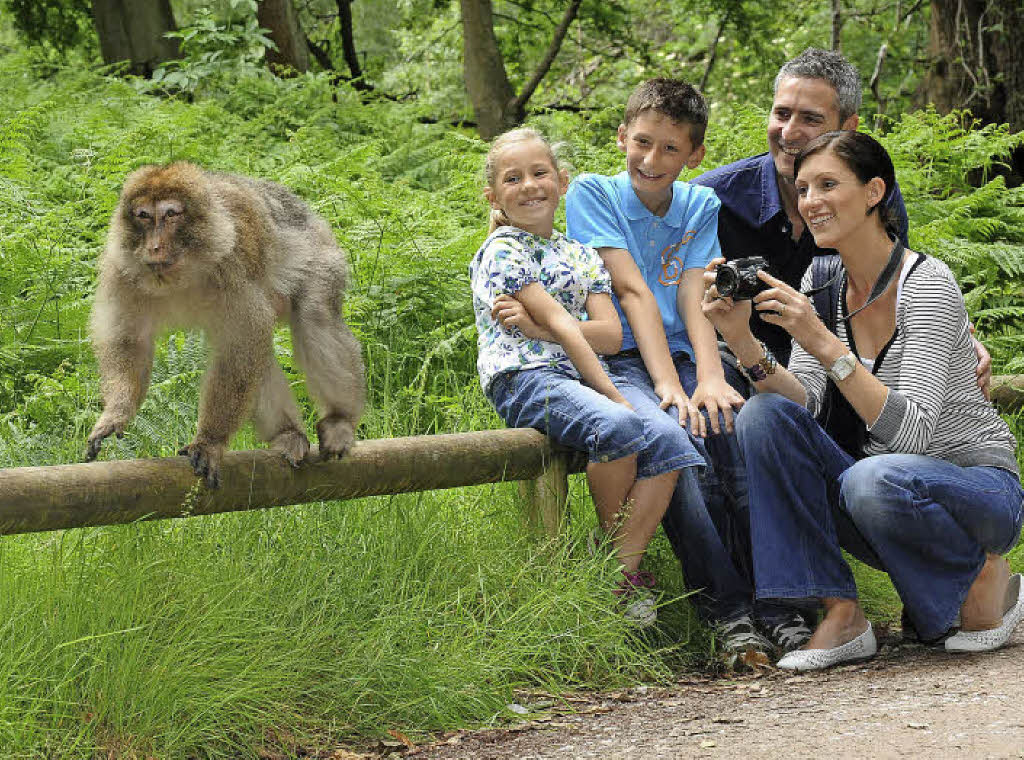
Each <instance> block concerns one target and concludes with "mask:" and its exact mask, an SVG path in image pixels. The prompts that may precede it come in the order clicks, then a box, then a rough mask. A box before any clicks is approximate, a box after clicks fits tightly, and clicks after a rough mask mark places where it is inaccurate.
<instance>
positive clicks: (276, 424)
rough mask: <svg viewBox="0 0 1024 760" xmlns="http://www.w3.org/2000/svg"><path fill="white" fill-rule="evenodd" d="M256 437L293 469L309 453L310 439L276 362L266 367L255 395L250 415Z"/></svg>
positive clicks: (284, 377)
mask: <svg viewBox="0 0 1024 760" xmlns="http://www.w3.org/2000/svg"><path fill="white" fill-rule="evenodd" d="M252 420H253V424H254V425H255V427H256V433H257V434H258V435H259V436H260V438H262V439H263V440H264V441H267V442H269V443H270V447H271V448H272V449H274V450H275V451H277V452H279V453H280V454H281V456H282V457H284V459H285V461H286V462H288V464H290V465H291V466H292V467H298V466H299V463H300V462H302V460H303V459H305V458H306V454H308V453H309V439H308V438H307V437H306V433H305V432H304V430H303V428H304V425H303V423H302V417H301V415H300V414H299V407H298V405H297V404H296V403H295V397H294V396H293V395H292V391H291V388H289V387H288V378H287V377H286V376H285V374H284V372H283V371H282V370H281V367H280V366H278V364H277V362H271V363H270V366H268V367H267V369H266V371H265V373H264V375H263V382H262V383H261V384H260V388H259V390H258V391H257V392H256V403H255V405H254V407H253V414H252Z"/></svg>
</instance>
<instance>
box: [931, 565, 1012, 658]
mask: <svg viewBox="0 0 1024 760" xmlns="http://www.w3.org/2000/svg"><path fill="white" fill-rule="evenodd" d="M1005 604H1006V607H1004V609H1006V608H1008V610H1007V612H1006V614H1005V615H1003V622H1002V624H1000V626H999V627H998V628H993V629H991V630H988V631H959V632H958V633H954V634H953V635H952V636H950V637H949V638H948V639H946V651H947V652H991V651H992V650H993V649H999V648H1000V647H1002V646H1005V645H1006V642H1008V641H1009V640H1010V637H1011V636H1012V635H1013V629H1014V628H1016V627H1017V624H1018V623H1019V622H1020V621H1021V620H1024V594H1022V593H1021V574H1020V573H1015V574H1013V575H1011V576H1010V585H1009V586H1007V587H1006V603H1005Z"/></svg>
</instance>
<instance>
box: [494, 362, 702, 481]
mask: <svg viewBox="0 0 1024 760" xmlns="http://www.w3.org/2000/svg"><path fill="white" fill-rule="evenodd" d="M611 379H612V382H613V383H615V386H616V388H618V389H619V392H620V393H622V395H623V396H624V397H625V398H626V400H628V401H629V402H630V403H631V404H632V405H633V409H632V410H630V409H627V408H626V407H625V406H623V405H622V404H617V403H615V402H614V401H612V400H611V399H609V398H608V397H607V396H604V395H603V394H601V393H598V392H597V391H595V390H594V389H593V388H590V387H588V386H586V385H583V384H582V383H581V382H580V381H579V380H577V379H576V378H574V377H572V376H570V375H569V374H567V373H566V372H563V371H561V370H557V369H548V368H536V369H526V370H519V371H514V372H504V373H502V374H500V375H498V376H497V377H496V378H494V380H493V381H491V385H490V387H489V388H488V389H487V395H488V397H489V398H490V400H491V403H492V404H494V408H495V409H496V410H497V412H498V415H499V416H500V417H501V418H502V419H503V420H504V421H505V424H506V425H508V426H510V427H531V428H534V429H535V430H539V431H540V432H542V433H544V434H546V435H547V436H549V437H550V438H551V439H552V440H554V441H555V442H556V443H560V444H561V445H563V446H567V447H569V448H572V449H577V450H579V451H585V452H587V456H588V459H589V461H591V462H609V461H612V460H614V459H621V458H623V457H627V456H630V455H632V454H636V455H637V463H636V465H637V477H638V478H651V477H654V476H655V475H661V474H662V473H665V472H671V471H673V470H678V469H681V468H684V467H698V466H703V464H704V458H703V456H702V455H701V453H700V452H699V451H698V450H697V448H696V446H695V445H694V443H693V442H692V440H691V439H690V437H689V435H688V434H687V432H686V431H685V430H681V429H680V428H679V426H678V425H674V426H673V425H669V424H667V423H666V422H665V420H664V417H665V415H664V414H662V413H661V410H660V409H658V407H657V404H655V405H654V406H653V410H652V409H651V403H650V401H649V400H648V399H646V398H645V397H643V395H642V394H641V393H640V392H639V391H638V390H637V389H636V388H633V387H632V386H631V385H630V384H629V383H628V382H626V381H625V380H623V379H622V378H619V377H616V376H615V375H614V374H613V375H612V376H611Z"/></svg>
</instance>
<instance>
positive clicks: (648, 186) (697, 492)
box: [566, 79, 810, 657]
mask: <svg viewBox="0 0 1024 760" xmlns="http://www.w3.org/2000/svg"><path fill="white" fill-rule="evenodd" d="M707 121H708V111H707V104H706V103H705V101H704V98H703V97H702V96H701V94H700V93H699V92H697V90H696V89H695V88H694V87H692V86H691V85H689V84H686V83H684V82H681V81H679V80H674V79H651V80H648V81H646V82H643V83H642V84H640V85H639V86H638V87H637V88H636V89H635V90H634V91H633V93H632V95H630V97H629V100H628V102H627V103H626V112H625V116H624V118H623V122H622V124H621V125H619V128H618V134H617V144H618V147H619V149H620V150H621V151H622V152H623V153H625V155H626V170H625V171H624V172H622V173H620V174H618V175H615V176H612V177H605V176H600V175H595V174H584V175H582V176H580V177H579V178H578V179H577V180H576V181H574V182H573V183H572V185H571V186H570V188H569V192H568V195H567V196H566V221H567V225H568V234H569V236H570V237H572V238H575V239H577V240H579V241H580V242H583V243H586V244H588V245H591V246H593V247H595V248H597V249H598V252H599V253H600V254H601V257H602V259H603V260H604V263H605V266H606V267H607V269H608V271H609V273H610V274H611V277H612V288H613V290H614V295H615V306H616V308H617V309H618V310H619V316H620V318H621V320H622V327H623V341H622V349H621V351H620V353H618V354H617V355H615V356H609V357H606V358H607V360H608V365H609V367H610V368H611V370H612V372H613V373H615V374H617V375H620V376H622V377H625V378H628V379H629V380H630V381H631V382H632V383H633V384H634V385H637V386H640V387H643V388H645V389H646V390H648V391H649V392H650V393H653V394H655V395H656V397H657V398H658V400H659V401H660V405H661V408H662V409H665V410H667V411H670V407H673V406H675V407H676V408H677V410H678V415H679V422H680V424H685V425H687V426H688V427H689V429H690V432H691V434H693V435H696V436H703V435H704V433H705V431H706V428H707V427H708V426H710V428H711V431H710V432H711V433H713V435H711V436H710V437H709V438H708V439H707V441H706V445H707V448H708V450H709V452H710V459H711V461H712V462H713V463H714V465H715V467H714V471H713V470H712V468H708V470H707V471H706V473H705V475H704V478H703V480H704V483H703V486H704V489H703V494H702V492H701V487H700V486H701V484H700V483H699V481H698V477H697V474H696V470H695V468H689V469H687V470H684V471H682V473H681V475H680V478H679V483H678V485H677V488H676V491H675V494H674V495H673V499H672V504H671V505H670V507H669V511H668V513H667V514H666V516H665V519H664V521H663V525H664V527H665V531H666V534H667V535H668V537H669V539H670V541H671V542H672V546H673V549H674V550H675V552H676V555H677V556H678V557H679V559H680V562H681V563H682V565H683V573H684V575H685V578H686V582H687V585H688V586H689V587H690V588H692V589H699V590H700V591H699V593H698V594H697V595H696V599H695V601H696V607H697V611H698V613H699V614H700V616H701V617H702V618H703V619H704V620H705V621H706V622H708V623H710V624H712V625H714V626H715V627H716V629H717V632H718V634H719V637H720V642H721V644H722V646H723V648H724V649H725V650H726V651H727V652H728V653H729V654H731V655H733V656H736V657H739V656H741V655H744V654H746V653H749V652H750V651H751V650H753V651H755V652H761V653H768V652H770V651H771V650H772V644H771V643H770V642H769V641H768V640H767V639H766V638H765V637H764V636H763V635H761V633H759V632H758V630H757V628H756V627H755V626H754V623H753V620H752V619H751V611H752V600H753V585H752V582H751V573H750V561H749V543H748V541H749V539H747V540H746V541H744V540H743V538H742V537H746V536H749V528H748V527H747V524H746V523H747V519H746V485H745V483H746V478H745V473H744V471H743V467H742V462H741V460H740V459H739V456H738V450H737V448H736V444H735V436H734V435H733V434H732V418H733V407H737V408H738V407H740V406H742V404H743V398H742V396H740V395H739V393H737V392H736V391H735V390H734V389H733V388H732V387H730V386H729V384H728V383H727V382H726V380H725V375H724V372H723V368H722V363H721V360H720V357H719V353H718V345H717V341H716V335H715V330H714V328H713V327H712V326H711V323H710V322H708V321H707V320H706V319H705V318H704V315H703V314H702V312H701V306H700V302H701V299H702V296H703V291H704V284H703V278H702V276H703V272H704V268H705V266H706V265H707V264H708V262H710V261H711V260H712V259H714V258H716V257H718V256H720V255H721V254H720V249H719V243H718V209H719V206H720V203H719V201H718V199H717V197H716V196H715V194H714V192H713V191H711V190H710V189H709V188H704V187H697V186H694V185H689V184H687V183H684V182H679V181H677V178H678V177H679V174H680V173H681V172H682V170H683V168H684V167H687V168H690V169H695V168H696V167H697V166H698V165H699V164H700V162H701V161H702V160H703V158H704V132H705V129H706V127H707ZM701 406H703V407H704V408H705V409H706V410H707V414H708V418H707V421H706V422H705V419H704V417H703V415H701V413H700V411H699V407H701ZM723 427H724V430H723ZM726 499H728V500H729V502H728V503H729V504H730V505H731V507H732V508H731V509H729V508H725V504H726V501H725V500H726ZM712 514H714V515H715V517H714V519H713V518H712ZM716 520H717V522H718V523H719V524H718V525H717V526H716ZM732 521H735V525H732V524H731V523H732ZM734 535H736V536H740V537H741V539H740V541H739V542H738V543H739V544H740V545H737V546H733V545H731V544H732V543H733V541H732V540H730V539H729V538H728V537H730V536H734ZM809 634H810V631H808V635H809Z"/></svg>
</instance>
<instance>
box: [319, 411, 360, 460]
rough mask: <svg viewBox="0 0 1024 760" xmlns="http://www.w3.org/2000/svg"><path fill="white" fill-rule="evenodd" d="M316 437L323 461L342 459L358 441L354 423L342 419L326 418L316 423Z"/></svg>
mask: <svg viewBox="0 0 1024 760" xmlns="http://www.w3.org/2000/svg"><path fill="white" fill-rule="evenodd" d="M316 437H317V439H318V440H319V441H320V459H322V460H327V459H341V457H343V456H344V455H345V452H346V451H348V449H349V447H350V446H351V445H352V443H353V442H354V441H355V439H356V436H355V431H354V430H353V429H352V422H351V421H350V420H347V419H344V418H342V417H324V418H323V419H322V420H320V421H319V422H318V423H316Z"/></svg>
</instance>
